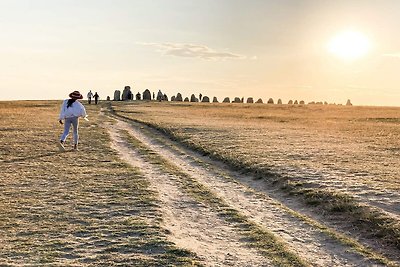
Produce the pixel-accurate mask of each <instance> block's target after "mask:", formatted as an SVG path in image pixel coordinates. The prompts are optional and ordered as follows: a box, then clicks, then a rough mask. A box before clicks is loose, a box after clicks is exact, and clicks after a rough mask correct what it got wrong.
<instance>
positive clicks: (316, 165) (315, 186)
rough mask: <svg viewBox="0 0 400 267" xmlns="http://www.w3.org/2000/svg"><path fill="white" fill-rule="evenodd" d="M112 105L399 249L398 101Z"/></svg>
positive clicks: (353, 229) (366, 237) (361, 236)
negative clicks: (394, 105) (395, 103)
mask: <svg viewBox="0 0 400 267" xmlns="http://www.w3.org/2000/svg"><path fill="white" fill-rule="evenodd" d="M113 108H114V110H115V111H116V113H117V114H119V115H121V116H123V117H127V118H132V119H135V120H137V121H142V122H145V123H147V124H149V125H151V126H152V127H155V128H157V129H159V130H161V131H163V132H165V133H166V134H168V135H169V136H170V137H172V138H175V139H177V140H179V141H180V142H183V143H184V144H186V145H187V146H189V147H191V148H194V149H196V150H198V151H200V152H202V153H203V154H206V155H209V156H211V157H212V158H214V159H218V160H220V161H223V162H226V163H228V164H229V165H230V166H231V167H234V168H235V169H237V170H241V171H243V172H248V173H252V174H255V175H256V176H257V177H259V178H263V180H265V181H268V182H271V184H272V185H275V188H277V187H279V189H282V191H285V192H287V193H289V195H292V196H293V195H296V196H298V197H299V198H301V199H302V200H304V202H305V203H306V204H308V205H309V206H311V207H315V209H314V211H316V213H320V214H321V213H322V214H324V215H325V216H324V217H323V218H322V220H328V221H330V222H331V223H332V225H334V226H335V227H338V228H341V229H342V231H344V232H353V233H354V235H355V236H358V238H359V239H361V240H362V239H364V241H365V242H367V243H368V240H371V239H374V240H375V241H373V242H377V243H378V244H379V245H378V247H379V246H385V245H389V246H390V247H394V248H395V249H397V250H398V249H400V224H399V222H400V191H399V189H400V182H399V173H400V171H399V170H400V169H399V166H400V127H399V126H400V108H390V107H347V106H321V105H307V106H290V105H266V104H263V105H259V104H204V103H195V104H191V103H157V102H156V103H154V102H151V103H140V104H125V103H113ZM276 185H277V186H276ZM317 215H318V214H317ZM376 240H377V241H376ZM395 253H396V252H395ZM397 253H398V252H397Z"/></svg>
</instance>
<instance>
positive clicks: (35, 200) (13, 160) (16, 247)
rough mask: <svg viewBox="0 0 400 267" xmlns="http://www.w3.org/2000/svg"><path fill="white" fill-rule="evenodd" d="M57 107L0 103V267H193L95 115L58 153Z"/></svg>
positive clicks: (92, 110) (139, 177)
mask: <svg viewBox="0 0 400 267" xmlns="http://www.w3.org/2000/svg"><path fill="white" fill-rule="evenodd" d="M59 104H60V103H59V102H57V101H54V102H48V101H47V102H39V101H31V102H28V101H24V102H1V103H0V153H1V154H0V168H1V170H2V175H1V176H0V214H1V217H2V219H1V220H0V265H14V264H16V265H40V266H43V265H51V266H54V265H59V266H68V265H74V266H86V265H125V266H126V265H129V266H176V265H182V266H192V265H198V264H199V263H198V260H197V258H196V256H195V255H193V254H192V253H190V252H189V251H185V250H181V249H179V248H177V247H176V246H174V244H172V243H170V242H169V241H168V240H167V239H166V234H167V233H166V232H165V230H164V229H162V228H161V227H160V222H161V217H160V207H158V201H157V195H155V193H154V192H152V191H151V190H149V188H148V185H149V184H148V182H147V181H146V180H145V179H143V176H142V175H141V174H140V170H138V169H133V168H131V167H129V166H127V165H126V164H124V163H122V162H121V161H120V160H119V159H118V157H117V156H116V153H115V152H114V151H112V150H111V149H110V147H109V144H108V142H109V136H108V134H107V133H106V131H105V130H104V129H103V128H102V127H101V123H103V121H102V120H103V119H104V118H102V119H101V120H100V119H99V115H98V114H99V107H95V106H91V107H88V113H89V114H90V116H89V118H90V122H84V121H81V125H80V136H81V142H80V151H77V152H73V151H71V148H70V147H71V146H72V144H71V142H70V143H69V144H68V147H67V150H68V151H67V152H64V153H59V152H58V150H57V147H56V142H57V140H58V138H59V135H60V134H61V132H62V128H61V126H60V125H58V122H57V115H58V111H59Z"/></svg>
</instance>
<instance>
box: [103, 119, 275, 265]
mask: <svg viewBox="0 0 400 267" xmlns="http://www.w3.org/2000/svg"><path fill="white" fill-rule="evenodd" d="M121 129H126V127H125V125H123V123H121V122H119V123H118V124H117V127H109V130H110V133H111V137H112V140H113V142H112V147H113V148H114V149H115V150H117V151H118V152H119V155H120V157H121V158H122V159H123V160H125V161H126V162H127V163H129V164H131V165H133V166H135V167H139V168H140V169H141V170H145V171H143V174H144V175H145V176H146V178H147V179H148V180H149V181H150V183H151V188H152V189H153V190H155V191H156V192H158V195H159V198H160V201H161V204H160V205H161V207H162V213H163V222H164V223H163V226H164V228H166V229H167V230H169V231H170V233H171V234H170V236H169V239H170V240H171V241H172V242H174V243H175V244H176V245H177V246H179V247H181V248H185V249H188V250H190V251H192V252H194V253H196V254H197V255H198V256H199V257H200V258H201V259H202V261H203V262H204V263H205V264H206V265H207V266H249V267H250V266H271V264H270V262H269V260H268V259H266V258H265V257H263V256H262V255H260V254H259V253H258V252H257V251H256V250H255V249H252V248H249V247H247V246H246V243H244V242H242V241H241V240H240V236H238V235H237V234H236V233H235V231H234V229H232V227H231V226H230V225H229V224H228V223H226V222H225V221H224V220H223V219H221V218H219V217H218V215H217V214H216V213H215V212H214V211H213V210H211V208H209V207H207V206H204V205H202V204H200V203H198V202H196V201H194V200H193V199H191V198H190V197H189V196H188V195H186V194H185V193H184V192H182V191H181V190H180V189H179V186H178V184H177V181H176V179H177V178H176V177H174V176H172V175H169V174H166V173H163V171H162V169H160V168H159V167H157V166H155V165H154V164H151V163H149V162H146V161H145V160H144V159H143V158H142V157H141V155H140V154H139V153H138V152H137V151H135V150H132V149H131V148H130V147H129V145H128V144H127V142H126V141H125V140H123V138H122V137H121V135H120V132H119V130H121Z"/></svg>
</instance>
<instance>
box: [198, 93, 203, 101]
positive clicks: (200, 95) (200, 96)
mask: <svg viewBox="0 0 400 267" xmlns="http://www.w3.org/2000/svg"><path fill="white" fill-rule="evenodd" d="M202 97H203V95H202V94H201V93H200V94H199V99H200V101H201V98H202Z"/></svg>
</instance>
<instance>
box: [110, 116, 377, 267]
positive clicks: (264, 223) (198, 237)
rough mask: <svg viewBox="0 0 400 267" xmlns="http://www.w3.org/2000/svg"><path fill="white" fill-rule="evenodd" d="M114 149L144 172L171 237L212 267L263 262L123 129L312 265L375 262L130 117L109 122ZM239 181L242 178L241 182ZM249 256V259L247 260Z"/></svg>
mask: <svg viewBox="0 0 400 267" xmlns="http://www.w3.org/2000/svg"><path fill="white" fill-rule="evenodd" d="M109 128H110V132H111V136H112V140H113V146H114V148H115V149H116V150H117V151H119V153H120V156H121V157H122V158H123V159H124V160H126V161H127V162H129V163H130V164H132V165H135V166H138V167H140V168H142V169H146V172H145V173H146V174H145V175H146V176H147V178H148V179H149V180H150V181H151V182H152V184H153V187H154V189H156V190H157V191H158V192H159V194H160V199H161V201H162V203H163V204H162V205H163V211H164V221H165V227H166V228H167V229H169V230H170V231H171V240H172V241H174V242H175V243H176V244H177V245H179V246H181V247H184V248H187V249H190V250H192V251H194V252H196V253H197V254H198V255H199V256H200V257H201V258H203V259H204V260H205V262H207V264H210V265H212V266H264V265H265V264H267V265H268V266H269V264H268V261H267V260H265V259H263V258H262V256H260V255H259V254H258V253H257V252H256V251H255V250H254V249H249V248H248V247H246V246H245V245H244V244H243V242H241V241H240V237H238V236H237V234H235V233H234V230H233V229H232V227H230V226H229V224H227V223H226V222H224V221H222V220H221V219H220V218H218V217H217V215H215V214H214V213H213V211H212V210H211V209H210V208H207V207H206V206H203V205H200V204H198V203H195V202H193V200H191V199H190V197H188V196H186V195H185V194H184V193H183V192H182V191H181V190H180V189H179V187H178V186H177V185H176V181H175V180H176V178H175V177H173V176H170V175H166V174H163V173H162V170H159V169H157V168H156V167H154V166H151V164H150V163H148V162H146V161H145V160H143V159H142V158H141V157H140V155H139V154H138V153H137V152H135V151H134V150H132V149H129V148H128V147H127V146H126V141H125V140H123V138H121V136H120V135H119V131H120V130H124V131H127V132H128V133H129V134H130V135H132V136H134V137H135V138H136V139H138V140H139V141H140V142H142V143H143V144H144V145H146V146H147V147H148V148H149V149H151V150H152V151H153V152H154V153H157V154H159V155H160V156H162V157H163V158H164V159H166V160H168V161H170V162H171V163H172V164H174V165H175V166H177V167H178V168H180V169H181V171H183V172H185V173H187V174H188V175H190V176H191V177H192V178H194V179H195V180H197V181H198V182H199V183H201V184H203V185H205V186H206V187H207V188H208V189H209V190H210V191H211V192H213V193H214V194H216V195H217V196H219V197H220V198H222V199H224V200H225V201H226V202H227V203H228V204H229V205H230V206H231V207H232V208H234V209H237V210H238V211H240V212H241V213H242V214H244V215H245V216H247V217H248V218H249V219H250V220H251V221H253V222H255V223H256V224H258V225H260V226H261V227H264V228H265V229H268V230H269V231H271V232H273V233H274V234H275V235H277V236H279V237H280V238H281V239H282V240H284V242H285V243H286V244H287V246H288V247H289V248H290V249H291V250H292V251H294V252H295V253H296V254H298V255H300V256H301V258H302V259H305V260H306V261H307V262H309V263H310V265H312V266H379V265H378V264H377V263H375V262H371V261H370V260H368V259H367V258H365V257H363V256H362V255H360V254H358V253H356V252H352V251H350V248H349V247H348V246H346V245H343V244H342V243H339V242H338V241H337V240H335V239H333V238H331V237H329V236H327V235H326V234H324V233H322V232H321V231H320V230H319V229H316V228H314V227H312V226H311V225H309V224H307V223H306V222H304V221H303V220H301V219H299V218H297V217H295V216H293V215H292V214H290V213H289V212H288V211H287V208H283V207H282V206H283V205H282V203H280V202H278V201H277V200H275V199H274V198H272V197H270V196H269V195H268V194H267V193H260V192H256V191H254V190H253V189H252V188H250V187H249V186H247V185H246V181H247V182H248V181H249V179H250V178H249V177H247V176H246V175H242V174H239V173H236V172H232V171H230V170H227V169H224V168H223V167H222V166H220V164H218V163H215V162H213V161H212V160H210V159H208V158H205V157H202V156H200V155H198V154H197V153H194V152H191V151H189V150H187V149H184V148H182V147H179V146H177V145H176V144H174V143H173V142H172V141H170V140H169V139H167V138H165V137H164V136H162V135H160V134H158V133H157V132H155V131H152V130H150V129H148V128H147V127H146V126H143V125H141V124H139V123H135V122H130V123H127V122H124V121H121V120H118V121H117V122H116V124H115V125H113V127H109ZM241 181H242V182H241ZM250 259H251V261H249V260H250Z"/></svg>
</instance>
